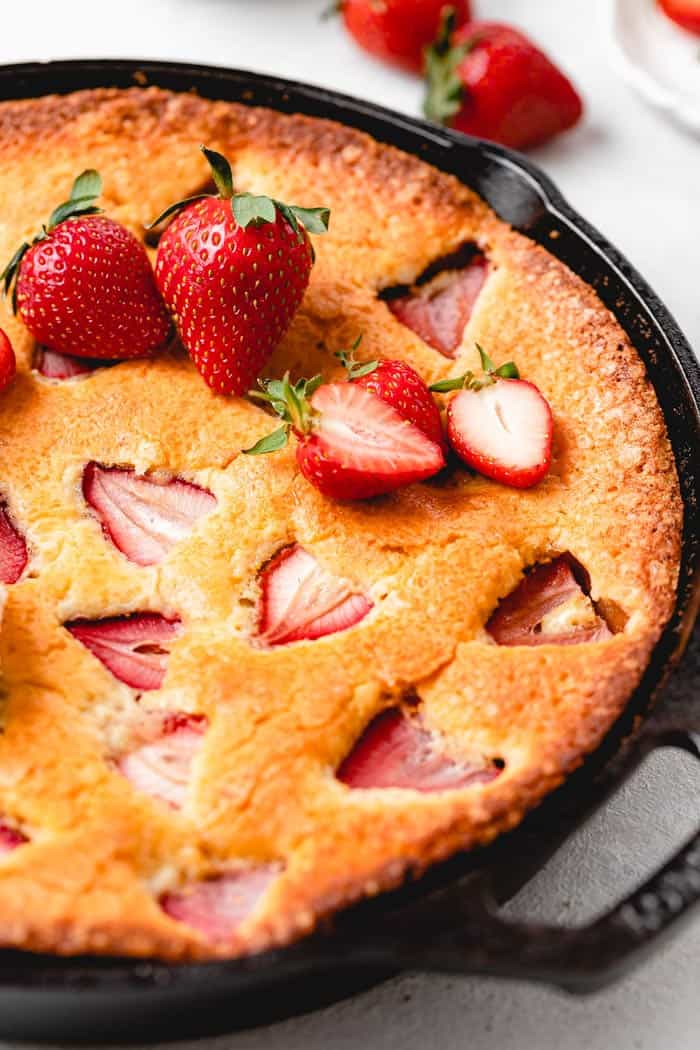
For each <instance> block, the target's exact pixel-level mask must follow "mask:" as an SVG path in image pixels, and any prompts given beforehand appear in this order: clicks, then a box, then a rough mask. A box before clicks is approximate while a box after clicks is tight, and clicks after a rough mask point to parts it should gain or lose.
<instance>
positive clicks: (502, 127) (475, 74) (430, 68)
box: [425, 15, 583, 149]
mask: <svg viewBox="0 0 700 1050" xmlns="http://www.w3.org/2000/svg"><path fill="white" fill-rule="evenodd" d="M426 68H427V82H428V92H427V96H426V100H425V114H426V116H427V117H428V118H429V119H430V120H434V121H437V122H438V123H440V124H446V125H448V126H449V127H452V128H455V129H456V130H457V131H463V132H464V133H465V134H467V135H476V136H477V137H478V138H484V139H491V140H492V141H493V142H501V143H503V145H504V146H511V147H512V148H514V149H526V148H528V147H529V146H537V145H540V144H541V143H543V142H546V141H547V140H548V139H550V138H552V137H553V136H554V135H557V134H559V132H561V131H566V130H567V129H568V128H572V127H573V126H574V124H576V123H577V122H578V121H579V119H580V117H581V114H582V112H583V103H582V102H581V99H580V97H579V95H578V93H577V92H576V89H575V88H574V86H573V84H572V83H571V81H570V80H568V78H567V77H566V76H564V74H563V73H562V72H561V71H560V70H559V69H557V67H556V66H555V65H554V64H553V63H552V62H551V61H550V59H549V58H548V57H547V56H546V55H545V54H544V53H543V52H542V51H540V50H539V48H537V47H536V46H535V45H534V44H533V43H532V41H530V40H528V38H527V37H526V36H524V35H523V34H522V33H519V32H518V31H517V30H515V29H511V28H510V27H509V26H505V25H498V24H497V23H494V22H469V23H468V24H467V25H464V26H462V27H461V28H459V29H456V30H455V20H454V18H453V17H452V16H451V15H448V16H447V17H446V18H444V19H443V23H442V27H441V31H440V35H439V36H438V39H437V40H436V41H435V43H434V45H433V46H432V47H431V48H430V50H429V51H428V54H427V66H426Z"/></svg>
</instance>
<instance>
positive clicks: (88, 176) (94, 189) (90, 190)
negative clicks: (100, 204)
mask: <svg viewBox="0 0 700 1050" xmlns="http://www.w3.org/2000/svg"><path fill="white" fill-rule="evenodd" d="M101 193H102V177H101V175H100V173H99V172H97V171H95V169H94V168H88V169H87V170H86V171H84V172H83V173H82V174H81V175H78V177H77V179H76V180H75V182H74V183H73V189H72V190H71V191H70V199H71V200H72V201H78V200H81V199H82V198H83V197H92V198H93V200H96V199H97V198H98V197H99V195H100V194H101Z"/></svg>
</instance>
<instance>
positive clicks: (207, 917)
mask: <svg viewBox="0 0 700 1050" xmlns="http://www.w3.org/2000/svg"><path fill="white" fill-rule="evenodd" d="M279 874H280V866H279V865H278V864H265V865H259V866H257V867H250V868H241V869H240V870H238V871H231V872H227V873H225V874H222V875H219V876H218V877H216V878H213V879H207V880H204V881H202V882H194V883H192V884H191V885H190V886H186V887H185V888H184V889H183V890H181V891H179V892H177V893H166V894H165V895H164V896H163V897H161V901H160V905H161V907H162V909H163V911H164V912H165V913H166V915H169V916H170V918H171V919H175V920H177V922H182V923H185V924H186V925H187V926H190V927H192V929H194V930H196V931H197V932H198V933H200V934H201V935H202V936H203V937H205V938H206V939H207V940H208V941H211V942H213V943H217V942H225V941H229V940H231V939H232V938H233V937H234V936H235V934H236V932H237V931H238V928H239V927H240V925H241V923H242V922H244V921H245V919H247V918H248V916H249V915H250V914H251V912H253V910H254V909H255V906H256V905H257V904H258V902H259V901H260V899H261V897H262V896H263V894H264V893H265V891H266V890H267V889H268V887H269V886H270V884H271V883H272V882H273V881H274V880H275V879H276V878H277V877H278V875H279Z"/></svg>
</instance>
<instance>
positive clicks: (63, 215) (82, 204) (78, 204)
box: [40, 197, 102, 239]
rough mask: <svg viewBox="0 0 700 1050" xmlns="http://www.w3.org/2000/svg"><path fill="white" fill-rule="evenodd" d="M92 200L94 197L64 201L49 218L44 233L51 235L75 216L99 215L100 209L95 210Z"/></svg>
mask: <svg viewBox="0 0 700 1050" xmlns="http://www.w3.org/2000/svg"><path fill="white" fill-rule="evenodd" d="M94 200H95V198H94V197H75V198H71V200H69V201H64V202H63V204H59V205H58V207H57V208H54V210H53V211H52V212H51V215H50V216H49V221H48V223H47V224H46V232H47V233H51V231H52V230H55V229H56V227H57V226H59V225H60V224H61V223H62V222H65V221H66V219H72V218H75V216H77V215H99V214H100V212H101V211H102V208H97V207H96V206H95V204H94V203H93V201H94ZM40 239H43V238H40Z"/></svg>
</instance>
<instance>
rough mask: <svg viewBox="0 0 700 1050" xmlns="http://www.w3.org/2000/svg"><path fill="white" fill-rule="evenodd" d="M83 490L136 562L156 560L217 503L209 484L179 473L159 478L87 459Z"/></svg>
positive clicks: (111, 534)
mask: <svg viewBox="0 0 700 1050" xmlns="http://www.w3.org/2000/svg"><path fill="white" fill-rule="evenodd" d="M83 495H84V497H85V501H86V502H87V503H88V504H89V505H90V507H92V509H93V510H94V512H95V514H96V515H97V518H98V520H99V521H100V523H101V525H102V528H103V531H104V533H105V535H106V536H107V537H108V538H109V539H110V540H111V541H112V543H113V544H114V546H115V547H116V548H117V549H118V550H120V551H121V552H122V554H125V555H126V557H127V558H128V559H129V561H133V562H135V563H136V564H137V565H144V566H145V565H157V564H158V563H159V562H161V561H162V560H163V558H165V556H166V555H167V554H168V552H169V551H170V550H171V549H172V548H173V547H174V546H175V544H176V543H178V542H179V541H180V540H182V539H184V538H185V537H186V536H187V535H188V534H189V533H190V532H191V531H192V529H193V528H194V526H195V524H196V523H197V521H198V520H199V519H200V518H201V517H203V515H205V514H208V513H210V512H211V511H212V510H213V509H214V507H215V506H216V502H217V501H216V497H215V496H213V495H212V493H211V492H209V491H208V490H207V489H203V488H200V487H199V486H198V485H193V484H192V483H191V482H189V481H183V480H182V479H181V478H172V479H170V480H169V481H166V482H162V483H161V482H159V481H156V480H154V479H153V478H149V477H144V476H142V475H139V474H136V472H135V471H134V470H130V469H125V468H120V467H103V466H101V465H100V464H99V463H95V462H92V463H88V465H87V466H86V468H85V471H84V473H83Z"/></svg>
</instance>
